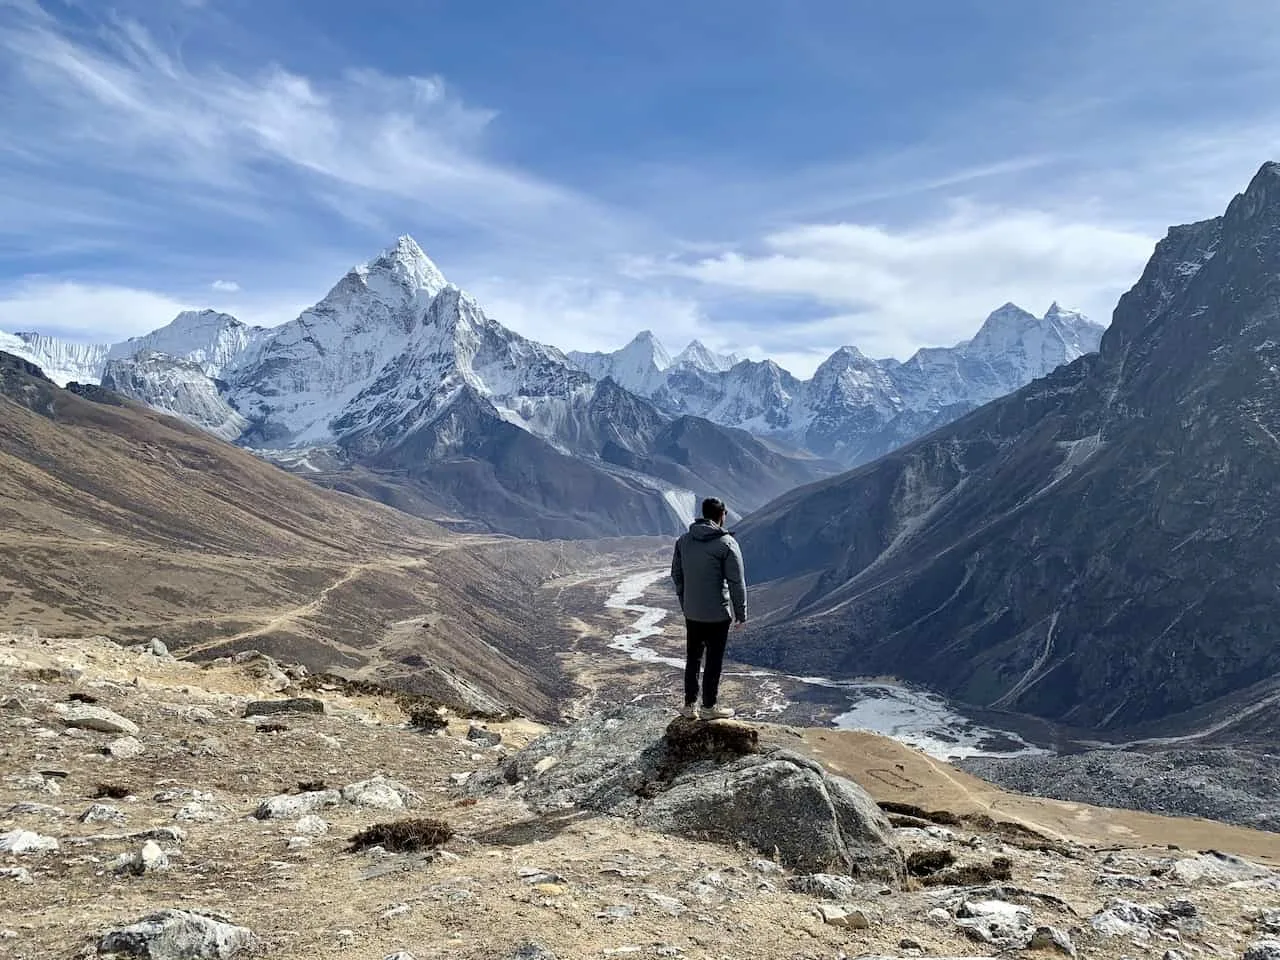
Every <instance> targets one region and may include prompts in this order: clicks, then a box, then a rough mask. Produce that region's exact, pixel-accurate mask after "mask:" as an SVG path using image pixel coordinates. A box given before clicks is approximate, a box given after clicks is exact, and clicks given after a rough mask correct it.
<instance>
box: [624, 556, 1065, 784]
mask: <svg viewBox="0 0 1280 960" xmlns="http://www.w3.org/2000/svg"><path fill="white" fill-rule="evenodd" d="M666 577H667V571H666V570H648V571H645V572H643V573H636V574H633V575H631V576H629V577H627V578H626V579H624V580H623V581H622V582H621V583H619V584H618V586H617V588H616V589H615V590H614V592H613V594H612V595H610V597H609V598H608V599H607V600H606V601H605V607H606V608H608V609H610V610H622V611H625V612H627V613H634V614H635V615H636V620H635V622H634V623H632V624H631V626H630V628H629V629H627V630H625V631H623V632H621V633H618V634H616V635H615V636H614V637H613V639H612V640H610V642H609V647H610V649H613V650H616V651H618V652H619V653H623V654H626V655H627V656H628V657H629V658H630V659H632V660H635V661H638V662H640V663H650V664H659V665H665V666H669V667H675V668H677V669H684V658H683V657H676V656H671V655H666V654H663V653H661V652H660V651H659V650H657V649H655V648H654V647H653V646H650V645H649V641H651V640H653V639H654V638H655V637H661V636H663V635H664V634H665V633H666V630H665V627H664V621H666V620H667V617H668V613H667V611H666V610H664V609H662V608H661V607H653V606H649V605H648V604H646V603H644V602H643V599H644V595H645V592H646V591H647V590H648V589H649V588H650V587H652V586H654V585H655V584H656V583H658V582H659V581H662V580H664V579H665V578H666ZM725 676H729V677H737V678H740V679H745V680H750V681H754V682H755V684H756V686H757V688H758V689H757V697H758V709H757V711H756V714H757V715H759V716H762V717H767V716H769V715H770V714H773V715H777V714H781V713H782V712H784V711H785V710H787V709H788V708H789V707H792V706H794V705H795V704H794V702H793V701H792V700H790V699H789V698H788V697H787V692H788V691H795V690H798V689H800V688H803V687H817V688H822V689H823V690H825V691H830V692H831V693H832V694H833V699H834V700H844V701H846V702H847V706H848V709H847V710H844V711H843V712H841V713H839V714H838V715H837V716H836V717H835V719H834V721H833V725H834V726H835V727H837V728H839V729H842V730H867V731H870V732H872V733H879V734H883V735H885V736H889V737H893V738H894V739H896V740H901V741H902V742H904V743H909V744H911V745H913V746H916V747H919V748H920V749H921V750H924V751H925V752H926V753H928V754H930V755H932V756H935V757H940V758H942V759H961V758H964V757H1010V756H1019V755H1026V754H1035V753H1047V752H1048V751H1045V750H1042V749H1040V748H1039V747H1035V746H1032V745H1031V744H1029V743H1027V742H1026V741H1025V740H1024V739H1023V738H1022V737H1021V736H1019V735H1018V734H1016V733H1012V732H1009V731H1004V730H997V729H994V728H992V727H988V726H983V725H982V724H979V723H977V722H976V721H974V720H971V719H969V718H967V717H965V716H964V715H963V714H961V713H960V712H959V711H958V710H957V709H956V708H955V707H953V706H952V705H951V704H949V703H948V702H947V701H946V700H945V699H943V698H942V697H939V696H937V695H936V694H932V693H928V692H926V691H923V690H918V689H914V688H912V687H908V686H905V685H903V684H898V683H892V682H886V681H880V680H832V679H828V678H827V677H795V676H790V675H788V674H784V673H777V672H775V671H771V670H751V671H748V672H738V673H733V672H726V674H725Z"/></svg>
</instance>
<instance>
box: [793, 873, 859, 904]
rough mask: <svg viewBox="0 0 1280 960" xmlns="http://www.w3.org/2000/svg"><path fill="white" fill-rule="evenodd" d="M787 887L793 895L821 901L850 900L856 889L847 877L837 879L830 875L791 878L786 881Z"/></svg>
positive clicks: (820, 874) (808, 875) (811, 874)
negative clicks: (802, 895)
mask: <svg viewBox="0 0 1280 960" xmlns="http://www.w3.org/2000/svg"><path fill="white" fill-rule="evenodd" d="M787 887H788V888H789V889H790V890H791V891H792V892H793V893H803V894H805V895H807V896H810V897H818V898H819V899H822V900H852V899H853V897H854V893H855V892H856V889H857V888H856V887H855V886H854V883H853V881H852V880H850V879H849V878H848V877H837V876H836V875H834V874H831V873H810V874H806V875H804V876H799V877H791V878H790V879H788V880H787Z"/></svg>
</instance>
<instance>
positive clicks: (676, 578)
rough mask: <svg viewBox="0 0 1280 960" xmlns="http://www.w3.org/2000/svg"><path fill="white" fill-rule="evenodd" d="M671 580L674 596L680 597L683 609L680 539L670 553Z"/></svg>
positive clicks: (682, 568) (682, 567) (682, 566)
mask: <svg viewBox="0 0 1280 960" xmlns="http://www.w3.org/2000/svg"><path fill="white" fill-rule="evenodd" d="M671 581H672V582H673V583H674V584H675V585H676V596H677V597H678V598H679V599H680V609H681V610H683V609H684V563H683V562H682V561H681V559H680V541H679V540H677V541H676V549H675V552H674V553H673V554H672V555H671Z"/></svg>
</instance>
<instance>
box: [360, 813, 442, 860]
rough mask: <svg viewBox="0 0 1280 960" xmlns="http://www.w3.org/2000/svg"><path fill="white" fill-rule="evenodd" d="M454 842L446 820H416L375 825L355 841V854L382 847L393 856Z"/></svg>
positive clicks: (361, 833) (363, 831) (361, 832)
mask: <svg viewBox="0 0 1280 960" xmlns="http://www.w3.org/2000/svg"><path fill="white" fill-rule="evenodd" d="M451 839H453V827H451V826H449V824H447V823H445V822H444V821H443V820H433V819H430V818H414V819H410V820H396V821H395V822H393V823H375V824H374V825H373V826H372V827H369V828H367V829H365V830H361V831H360V832H359V833H357V834H356V835H355V836H354V837H352V838H351V847H350V849H351V851H352V852H356V851H359V850H368V849H369V848H370V847H382V848H383V849H385V850H390V851H391V852H392V853H413V852H415V851H418V850H430V849H432V848H434V847H438V846H440V845H441V844H445V843H448V842H449V841H450V840H451Z"/></svg>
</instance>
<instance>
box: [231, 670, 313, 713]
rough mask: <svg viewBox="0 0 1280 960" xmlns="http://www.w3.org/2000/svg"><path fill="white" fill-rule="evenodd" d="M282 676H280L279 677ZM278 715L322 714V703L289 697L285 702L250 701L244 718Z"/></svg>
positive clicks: (307, 698) (311, 699)
mask: <svg viewBox="0 0 1280 960" xmlns="http://www.w3.org/2000/svg"><path fill="white" fill-rule="evenodd" d="M283 676H284V675H283V674H281V677H283ZM279 713H309V714H323V713H324V701H323V700H317V699H315V698H314V697H290V698H288V699H285V700H251V701H250V702H249V703H247V704H246V705H245V708H244V715H245V716H246V717H270V716H274V715H276V714H279Z"/></svg>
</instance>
